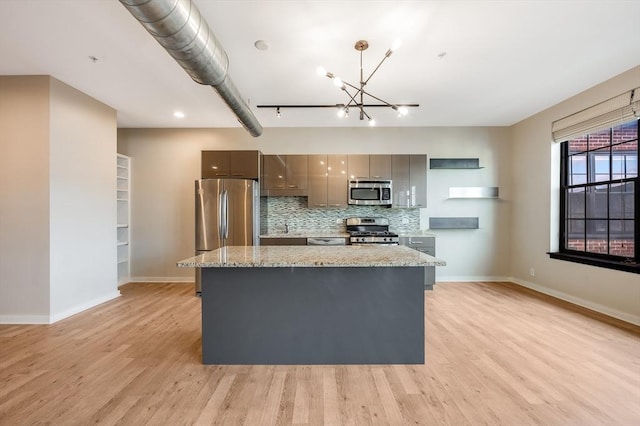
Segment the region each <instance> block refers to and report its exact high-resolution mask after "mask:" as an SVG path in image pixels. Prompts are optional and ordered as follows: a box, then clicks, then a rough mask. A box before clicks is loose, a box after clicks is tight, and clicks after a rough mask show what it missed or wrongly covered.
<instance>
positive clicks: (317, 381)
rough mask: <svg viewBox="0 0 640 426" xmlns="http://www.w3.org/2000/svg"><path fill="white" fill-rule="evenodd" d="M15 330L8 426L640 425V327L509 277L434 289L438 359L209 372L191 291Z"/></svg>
mask: <svg viewBox="0 0 640 426" xmlns="http://www.w3.org/2000/svg"><path fill="white" fill-rule="evenodd" d="M121 291H122V297H120V298H118V299H117V300H114V301H111V302H108V303H105V304H103V305H100V306H98V307H96V308H94V309H91V310H89V311H87V312H84V313H81V314H78V315H75V316H73V317H71V318H68V319H65V320H63V321H60V322H58V323H56V324H53V325H49V326H13V325H5V326H0V425H3V426H4V425H35V424H51V425H88V424H92V423H99V424H104V425H115V424H120V425H192V424H197V425H212V424H215V425H276V424H277V425H323V424H324V425H404V424H416V425H456V426H457V425H580V426H583V425H629V426H631V425H634V426H637V425H640V328H638V327H635V326H631V325H628V324H625V323H622V322H618V321H616V320H611V319H608V318H607V317H605V316H602V315H599V314H594V313H590V312H589V311H587V310H585V309H582V308H577V307H575V306H573V305H570V304H568V303H564V302H559V301H556V300H555V299H552V298H550V297H547V296H542V295H539V294H537V293H534V292H532V291H528V290H525V289H521V288H520V287H518V286H516V285H512V284H503V283H440V284H438V285H437V286H436V287H435V290H434V291H433V292H426V301H425V304H426V309H425V310H426V318H425V324H426V354H427V355H426V357H427V360H426V363H425V364H424V365H389V366H381V365H347V366H345V365H336V366H204V365H202V364H201V363H200V300H199V299H198V298H196V297H194V296H193V286H192V285H189V284H171V283H166V284H129V285H126V286H123V287H121Z"/></svg>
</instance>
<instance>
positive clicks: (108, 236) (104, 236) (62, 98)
mask: <svg viewBox="0 0 640 426" xmlns="http://www.w3.org/2000/svg"><path fill="white" fill-rule="evenodd" d="M50 105H51V115H50V116H51V134H50V152H51V153H50V191H51V192H50V200H51V201H50V223H51V230H50V232H51V239H50V256H51V301H50V303H51V321H56V320H57V319H59V318H64V317H67V316H69V315H71V314H74V313H76V312H79V311H81V310H84V309H86V307H90V306H95V305H96V304H98V303H101V302H103V301H105V300H109V299H111V298H113V297H116V296H118V294H119V293H118V290H117V253H116V237H117V236H116V221H117V220H116V208H117V207H116V197H115V194H116V178H115V175H116V155H115V151H116V139H117V129H116V111H115V110H114V109H112V108H110V107H108V106H106V105H104V104H102V103H100V102H98V101H96V100H94V99H92V98H90V97H88V96H86V95H84V94H83V93H81V92H79V91H78V90H76V89H73V88H72V87H69V86H67V85H66V84H64V83H61V82H60V81H58V80H55V79H52V80H51V104H50Z"/></svg>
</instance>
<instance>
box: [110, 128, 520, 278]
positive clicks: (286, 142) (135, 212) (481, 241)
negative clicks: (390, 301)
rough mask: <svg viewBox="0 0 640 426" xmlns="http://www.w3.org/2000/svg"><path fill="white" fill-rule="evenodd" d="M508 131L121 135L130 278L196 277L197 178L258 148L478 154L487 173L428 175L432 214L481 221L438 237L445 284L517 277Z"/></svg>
mask: <svg viewBox="0 0 640 426" xmlns="http://www.w3.org/2000/svg"><path fill="white" fill-rule="evenodd" d="M510 139H511V135H510V130H509V129H507V128H376V129H371V128H368V127H367V128H347V129H344V128H308V129H290V128H268V129H265V131H264V134H263V135H262V136H261V137H259V138H252V137H251V136H249V135H248V134H247V132H245V131H244V130H242V129H119V131H118V151H119V152H121V153H123V154H126V155H129V156H131V157H133V170H132V226H131V235H132V244H131V249H132V265H131V267H132V276H133V277H134V279H135V280H178V279H182V280H190V279H192V277H193V271H191V270H188V269H187V270H185V269H178V268H176V267H175V262H176V261H177V260H179V259H182V258H185V257H188V256H191V255H192V253H193V249H194V236H193V233H194V219H193V218H194V195H193V181H194V180H195V179H197V178H198V177H199V171H200V151H201V150H203V149H258V150H260V151H262V152H263V153H265V154H276V153H283V154H287V153H288V154H313V153H316V154H318V153H347V154H348V153H370V154H374V153H379V154H391V153H396V154H403V153H404V154H407V153H416V154H427V155H428V156H433V157H456V156H459V157H479V158H480V163H481V164H482V166H484V167H485V168H484V169H481V170H457V171H455V170H435V171H432V170H429V171H428V177H427V181H428V186H427V191H428V200H427V204H428V207H427V208H426V209H422V211H421V219H422V220H421V222H422V228H426V227H427V224H428V217H429V216H430V215H432V216H478V217H479V218H480V229H478V230H457V231H456V230H451V231H445V230H442V231H437V232H436V231H434V233H436V234H437V254H438V256H439V257H442V258H443V259H445V260H446V261H447V262H448V265H447V266H446V267H443V268H438V271H437V274H438V280H441V281H442V280H465V279H466V280H473V279H487V278H498V279H504V278H505V277H507V276H508V272H509V234H508V230H509V210H510V161H509V159H510V157H511V152H510ZM449 186H499V187H500V194H501V199H500V200H447V196H448V187H449Z"/></svg>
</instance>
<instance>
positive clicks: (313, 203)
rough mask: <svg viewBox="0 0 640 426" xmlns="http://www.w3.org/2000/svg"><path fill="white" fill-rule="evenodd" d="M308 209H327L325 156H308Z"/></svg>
mask: <svg viewBox="0 0 640 426" xmlns="http://www.w3.org/2000/svg"><path fill="white" fill-rule="evenodd" d="M308 163H309V196H308V198H307V203H308V206H309V207H327V156H326V155H309V156H308Z"/></svg>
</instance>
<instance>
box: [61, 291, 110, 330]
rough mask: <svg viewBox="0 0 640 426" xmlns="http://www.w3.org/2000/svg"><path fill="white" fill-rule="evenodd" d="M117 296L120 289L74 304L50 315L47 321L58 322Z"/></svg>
mask: <svg viewBox="0 0 640 426" xmlns="http://www.w3.org/2000/svg"><path fill="white" fill-rule="evenodd" d="M118 297H120V291H115V292H113V293H110V294H108V295H106V296H103V297H99V298H97V299H93V300H92V301H90V302H86V303H83V304H81V305H78V306H74V307H73V308H71V309H67V310H66V311H64V312H60V313H59V314H55V315H51V318H50V320H49V323H50V324H53V323H54V322H58V321H60V320H63V319H65V318H68V317H70V316H72V315H75V314H79V313H80V312H82V311H86V310H87V309H91V308H93V307H94V306H98V305H101V304H103V303H105V302H108V301H109V300H113V299H115V298H118Z"/></svg>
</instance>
